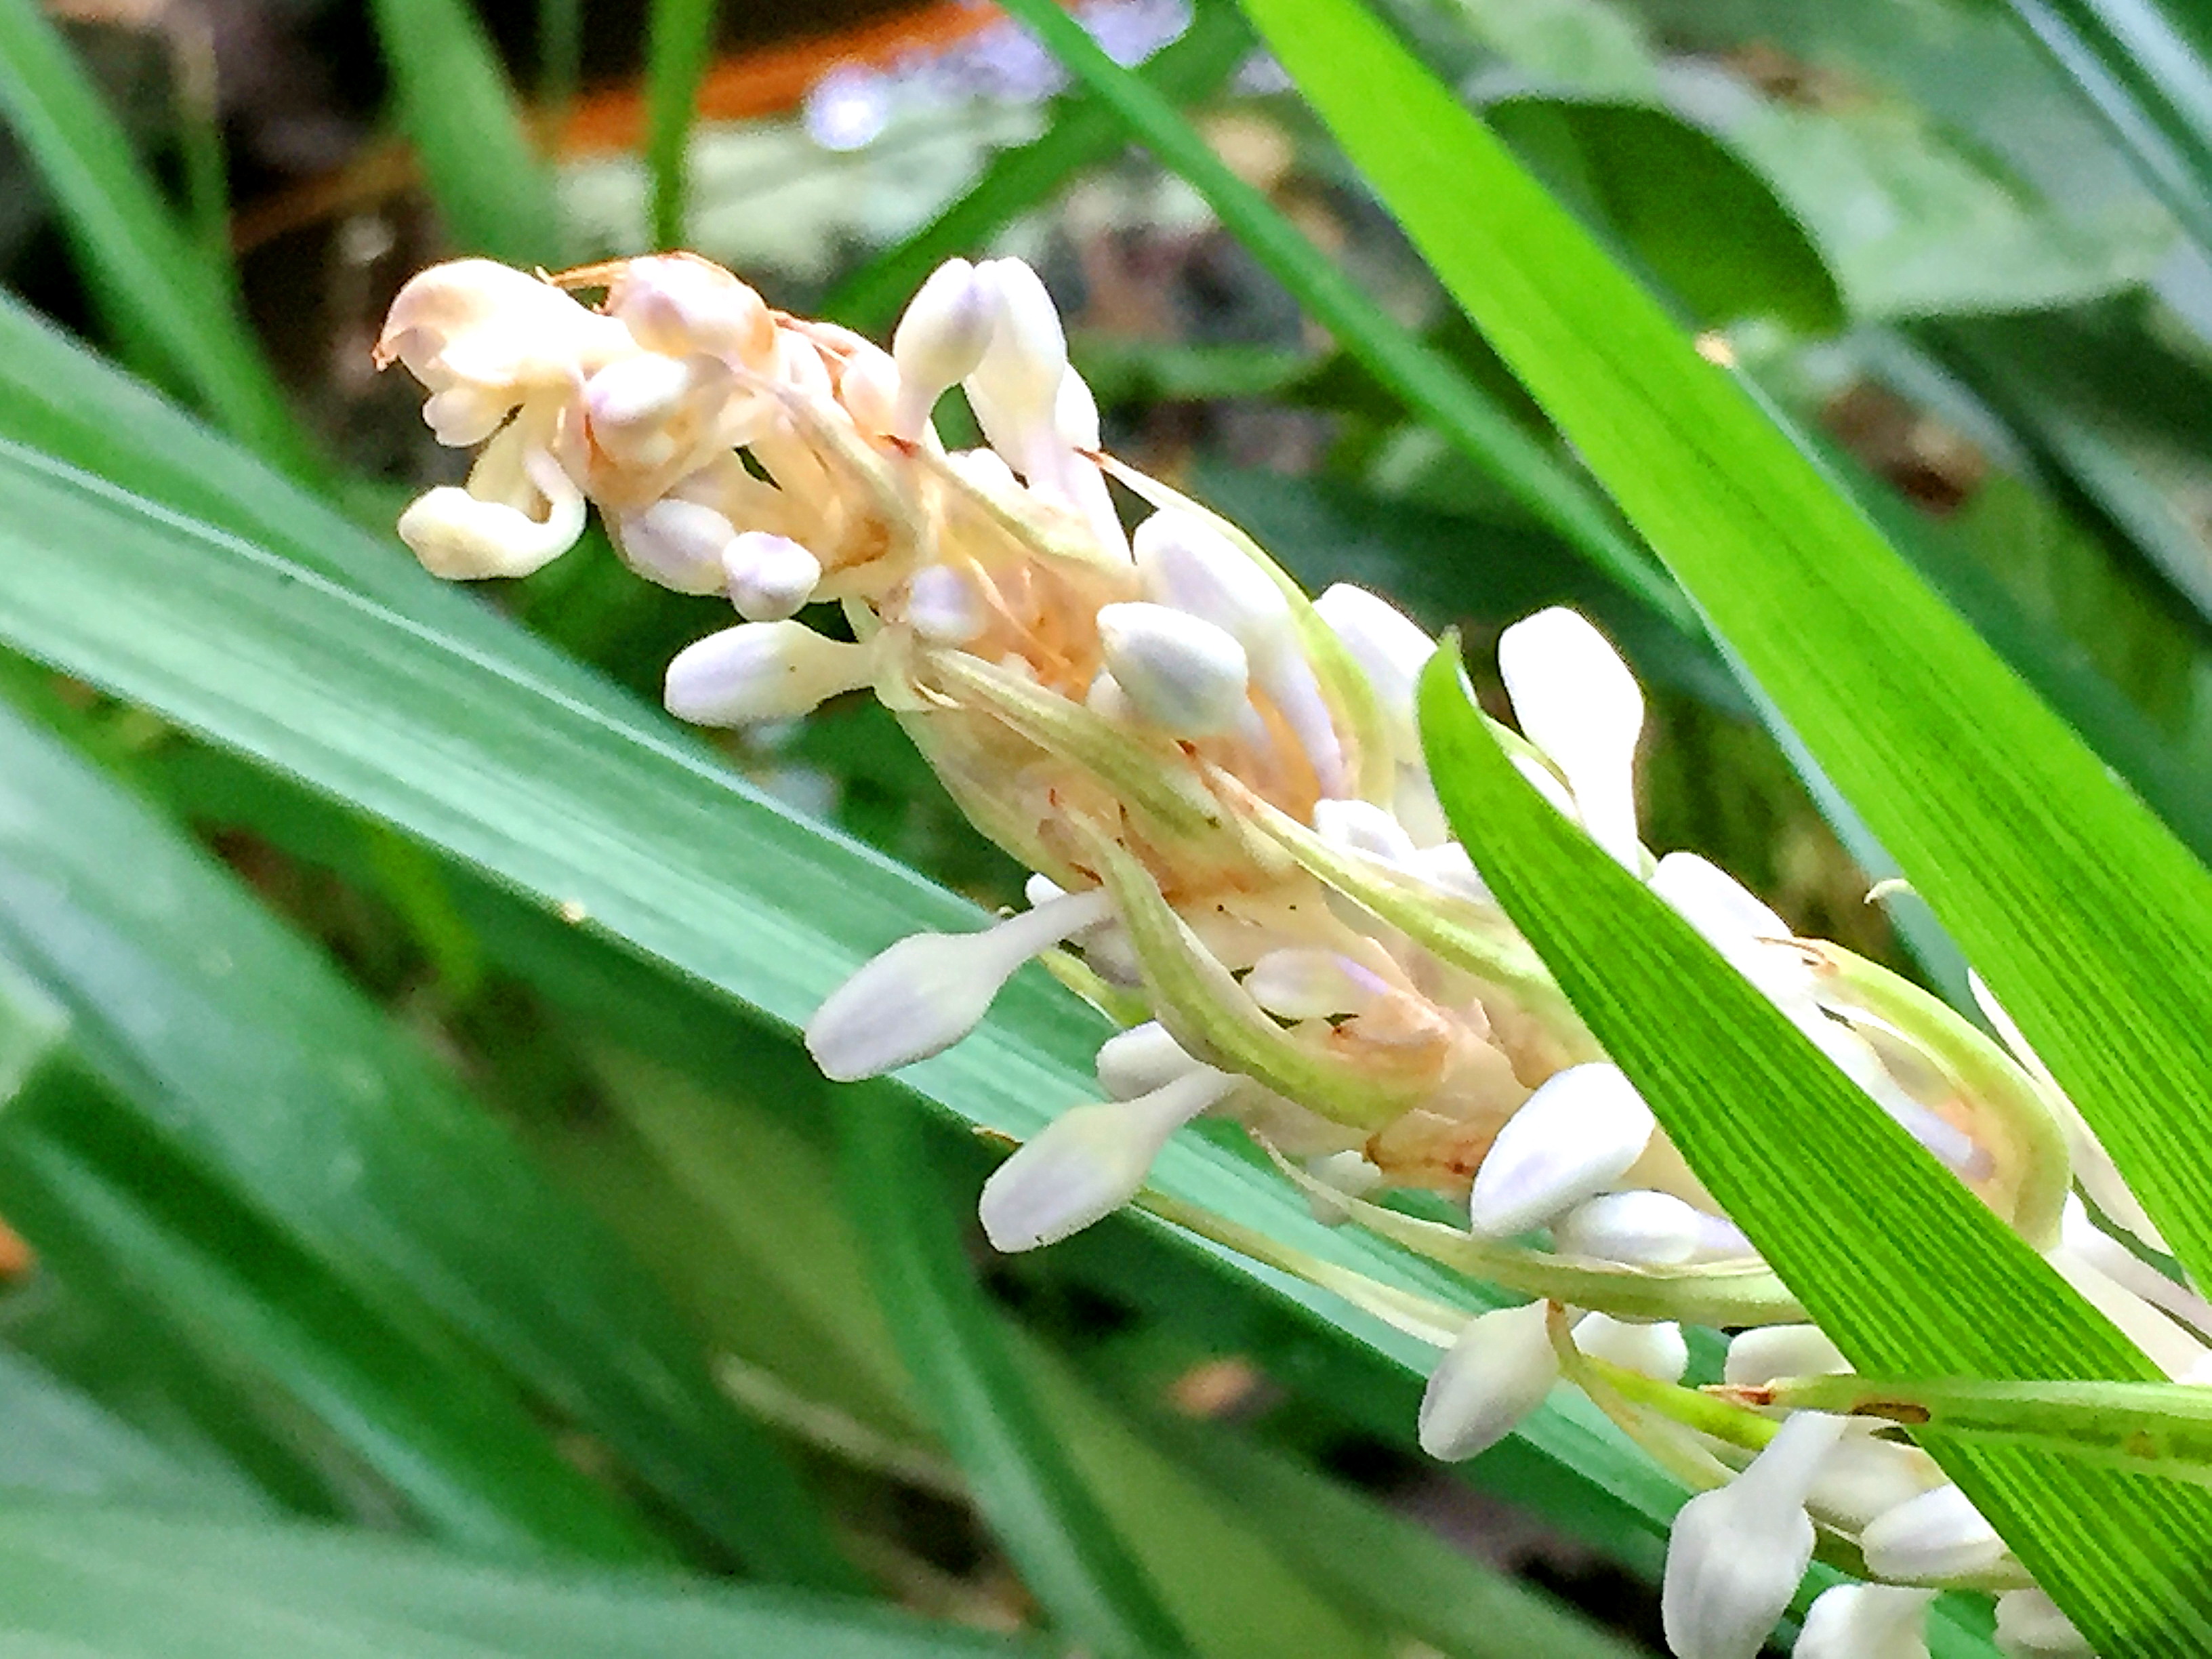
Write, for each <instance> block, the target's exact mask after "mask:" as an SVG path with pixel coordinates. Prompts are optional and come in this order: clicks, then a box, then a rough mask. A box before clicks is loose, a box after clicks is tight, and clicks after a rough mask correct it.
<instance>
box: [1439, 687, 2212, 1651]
mask: <svg viewBox="0 0 2212 1659" xmlns="http://www.w3.org/2000/svg"><path fill="white" fill-rule="evenodd" d="M1420 704H1421V719H1422V727H1423V733H1424V744H1425V748H1426V749H1427V751H1428V756H1429V762H1430V766H1431V770H1432V772H1433V773H1434V774H1435V776H1436V781H1437V793H1438V795H1439V797H1440V798H1441V799H1442V800H1443V804H1444V809H1445V811H1446V812H1447V813H1448V814H1449V816H1450V818H1451V821H1452V826H1453V828H1454V829H1455V830H1456V831H1457V833H1458V835H1459V837H1460V839H1461V841H1462V843H1463V844H1464V845H1465V846H1466V847H1467V848H1468V852H1469V854H1471V855H1472V856H1473V857H1474V860H1475V862H1476V865H1477V866H1478V867H1479V868H1480V869H1481V870H1482V872H1483V873H1484V875H1485V877H1486V878H1487V879H1488V880H1489V882H1490V884H1491V885H1492V889H1493V890H1495V891H1496V892H1497V894H1498V900H1499V902H1500V903H1502V904H1503V905H1504V907H1505V909H1506V911H1507V913H1508V914H1509V915H1511V916H1512V917H1513V919H1514V921H1516V923H1517V924H1518V925H1519V926H1520V927H1521V928H1522V931H1523V932H1524V933H1527V934H1528V937H1529V939H1531V940H1532V941H1533V942H1534V944H1535V945H1536V947H1537V949H1538V950H1539V951H1541V952H1542V954H1543V956H1544V959H1545V962H1546V963H1547V965H1548V966H1549V967H1550V968H1551V969H1552V971H1553V974H1554V975H1556V976H1557V977H1558V979H1559V984H1560V987H1561V988H1563V989H1564V990H1565V992H1566V993H1567V995H1568V997H1569V998H1570V999H1571V1000H1572V1001H1573V1003H1574V1005H1575V1007H1576V1010H1577V1012H1579V1013H1580V1014H1581V1015H1582V1016H1583V1019H1584V1020H1586V1021H1587V1022H1588V1023H1589V1027H1590V1030H1591V1031H1592V1032H1593V1034H1595V1036H1597V1038H1598V1039H1599V1041H1600V1042H1602V1043H1603V1044H1604V1045H1605V1048H1606V1051H1607V1054H1610V1055H1611V1056H1612V1058H1613V1060H1614V1061H1615V1062H1616V1063H1617V1064H1618V1065H1619V1066H1620V1067H1621V1069H1622V1070H1623V1071H1625V1072H1626V1073H1628V1075H1629V1077H1630V1079H1632V1081H1633V1082H1634V1083H1635V1084H1636V1085H1637V1087H1638V1090H1639V1091H1641V1093H1642V1094H1643V1096H1644V1099H1645V1100H1646V1101H1648V1102H1649V1103H1650V1106H1651V1109H1652V1112H1653V1113H1654V1115H1656V1117H1657V1118H1658V1120H1659V1121H1660V1123H1661V1125H1662V1127H1665V1129H1666V1130H1667V1131H1668V1134H1669V1135H1670V1136H1672V1138H1673V1139H1674V1142H1675V1144H1676V1145H1677V1146H1680V1148H1681V1151H1682V1155H1683V1157H1684V1158H1686V1160H1687V1161H1688V1163H1689V1165H1690V1167H1691V1169H1692V1170H1694V1171H1695V1172H1696V1174H1697V1176H1698V1177H1699V1180H1701V1181H1702V1182H1704V1183H1705V1186H1706V1188H1708V1189H1709V1190H1710V1191H1711V1193H1712V1194H1713V1196H1714V1197H1715V1198H1716V1199H1717V1200H1720V1202H1721V1204H1722V1206H1723V1207H1724V1208H1725V1209H1726V1210H1727V1212H1728V1213H1729V1216H1730V1217H1732V1218H1734V1219H1735V1221H1736V1222H1737V1224H1738V1225H1741V1227H1742V1228H1743V1229H1744V1231H1747V1233H1749V1234H1750V1235H1751V1237H1752V1239H1753V1242H1754V1243H1757V1244H1758V1246H1759V1250H1760V1252H1761V1254H1763V1255H1765V1257H1766V1259H1767V1261H1770V1262H1771V1263H1772V1264H1773V1267H1774V1268H1775V1271H1776V1272H1778V1273H1780V1274H1781V1275H1782V1277H1783V1279H1784V1282H1786V1283H1787V1284H1788V1285H1790V1289H1791V1290H1793V1291H1796V1293H1797V1295H1798V1297H1799V1298H1800V1299H1801V1300H1802V1302H1803V1303H1804V1304H1805V1306H1806V1308H1807V1310H1808V1311H1809V1312H1811V1313H1812V1314H1813V1315H1814V1317H1815V1319H1817V1320H1818V1321H1819V1322H1820V1326H1821V1328H1823V1329H1824V1330H1826V1331H1827V1332H1829V1333H1830V1334H1832V1336H1833V1337H1834V1338H1835V1339H1836V1340H1837V1342H1838V1345H1839V1346H1842V1348H1843V1350H1844V1352H1845V1354H1846V1355H1848V1356H1849V1357H1850V1358H1851V1360H1852V1361H1853V1363H1854V1364H1856V1365H1857V1366H1858V1367H1859V1369H1861V1370H1865V1371H1869V1372H1871V1373H1877V1374H1889V1375H1897V1374H1905V1375H1911V1374H1922V1375H1928V1376H1984V1377H1990V1378H1992V1379H1998V1380H2027V1379H2033V1378H2041V1377H2059V1378H2076V1379H2081V1380H2091V1379H2096V1378H2106V1377H2109V1378H2116V1379H2128V1380H2136V1379H2150V1378H2154V1377H2155V1376H2157V1371H2156V1368H2155V1367H2154V1366H2153V1365H2152V1364H2150V1362H2149V1361H2148V1359H2146V1358H2144V1357H2143V1356H2142V1354H2141V1353H2140V1352H2137V1351H2136V1349H2135V1348H2134V1347H2133V1346H2131V1345H2130V1343H2128V1342H2127V1341H2126V1340H2124V1338H2123V1337H2122V1336H2121V1335H2120V1334H2119V1333H2118V1331H2117V1330H2116V1329H2114V1328H2113V1327H2112V1324H2111V1323H2110V1322H2108V1321H2107V1320H2106V1319H2105V1317H2104V1316H2102V1315H2100V1314H2099V1313H2097V1312H2095V1311H2094V1310H2092V1309H2091V1308H2090V1306H2089V1305H2088V1304H2087V1303H2086V1302H2084V1301H2082V1300H2081V1297H2080V1296H2079V1295H2078V1294H2076V1293H2075V1291H2073V1290H2072V1289H2070V1288H2069V1286H2068V1285H2066V1283H2065V1282H2064V1281H2063V1279H2060V1278H2059V1277H2058V1275H2057V1273H2056V1271H2054V1270H2053V1269H2052V1268H2051V1267H2050V1266H2048V1265H2047V1264H2046V1263H2045V1261H2043V1260H2042V1259H2041V1258H2040V1257H2039V1256H2038V1255H2036V1254H2035V1253H2034V1252H2033V1250H2032V1249H2029V1248H2028V1246H2027V1243H2025V1242H2023V1241H2022V1240H2021V1238H2020V1237H2018V1236H2017V1235H2016V1234H2015V1233H2013V1232H2012V1231H2009V1230H2008V1229H2007V1228H2006V1227H2005V1226H2004V1225H2003V1224H2002V1223H2001V1222H2000V1221H1999V1220H1998V1219H1997V1218H1996V1216H1995V1215H1994V1214H1992V1213H1991V1212H1990V1211H1989V1210H1988V1209H1987V1208H1986V1207H1984V1206H1983V1205H1982V1203H1981V1202H1980V1201H1979V1200H1978V1199H1976V1198H1974V1197H1973V1196H1972V1195H1971V1194H1969V1193H1968V1192H1967V1191H1966V1188H1964V1187H1962V1186H1960V1184H1959V1183H1958V1182H1956V1181H1954V1179H1953V1178H1952V1177H1951V1176H1949V1175H1948V1174H1947V1173H1946V1172H1945V1171H1944V1170H1942V1168H1941V1167H1940V1166H1939V1165H1938V1164H1936V1161H1935V1160H1934V1158H1931V1157H1930V1156H1929V1154H1928V1153H1927V1152H1924V1151H1923V1150H1922V1149H1921V1148H1920V1147H1919V1146H1917V1144H1916V1143H1915V1142H1914V1141H1913V1140H1912V1139H1911V1137H1910V1136H1909V1135H1907V1134H1906V1133H1905V1130H1904V1129H1903V1128H1902V1127H1900V1126H1899V1125H1898V1124H1897V1123H1895V1122H1894V1121H1892V1120H1891V1119H1890V1118H1888V1117H1887V1116H1886V1115H1884V1114H1883V1113H1882V1112H1881V1109H1880V1108H1878V1107H1877V1106H1875V1103H1874V1102H1873V1101H1872V1100H1871V1099H1870V1098H1869V1097H1867V1096H1866V1095H1865V1094H1863V1092H1861V1091H1859V1090H1858V1089H1857V1086H1856V1085H1852V1084H1851V1083H1850V1082H1848V1081H1847V1080H1846V1079H1844V1076H1843V1074H1842V1073H1839V1072H1838V1071H1837V1070H1836V1069H1835V1067H1834V1066H1833V1065H1832V1064H1831V1063H1830V1062H1829V1061H1828V1060H1826V1059H1825V1058H1824V1057H1823V1056H1822V1055H1821V1054H1820V1052H1819V1050H1817V1049H1816V1048H1814V1047H1813V1044H1812V1042H1811V1041H1810V1039H1808V1037H1806V1036H1805V1035H1804V1034H1803V1033H1802V1032H1801V1031H1799V1030H1797V1029H1796V1027H1795V1026H1793V1025H1792V1024H1790V1022H1789V1020H1788V1018H1786V1017H1784V1015H1783V1013H1782V1012H1780V1011H1779V1010H1778V1009H1777V1008H1775V1007H1774V1006H1772V1005H1771V1004H1770V1003H1768V1002H1767V1001H1766V1000H1765V999H1764V998H1763V997H1761V996H1760V995H1759V994H1758V993H1757V992H1756V991H1754V990H1753V988H1752V987H1750V985H1749V984H1747V982H1746V981H1744V980H1743V979H1742V978H1741V976H1740V975H1738V974H1737V973H1736V972H1735V969H1732V968H1730V967H1729V966H1728V965H1727V964H1726V963H1724V962H1723V960H1722V959H1721V957H1719V956H1718V955H1717V953H1716V952H1715V951H1713V949H1712V947H1711V945H1707V944H1706V943H1705V941H1704V940H1703V939H1700V938H1699V936H1698V935H1697V934H1696V933H1695V932H1693V931H1692V928H1691V927H1690V925H1689V923H1687V922H1686V921H1683V920H1682V919H1681V918H1680V917H1679V916H1677V915H1675V914H1674V912H1673V911H1672V910H1671V909H1669V908H1668V907H1667V905H1666V904H1665V902H1663V901H1662V900H1661V899H1660V898H1658V897H1657V896H1656V895H1654V894H1652V893H1651V892H1650V891H1649V890H1646V889H1645V888H1644V885H1643V884H1642V883H1641V882H1639V881H1638V880H1637V879H1636V878H1634V877H1632V876H1631V875H1630V874H1629V873H1628V872H1626V871H1625V870H1623V869H1622V868H1621V867H1620V866H1619V865H1617V864H1615V863H1614V862H1613V860H1611V859H1610V858H1608V857H1607V854H1605V853H1603V852H1602V851H1601V850H1600V849H1599V848H1598V847H1597V846H1596V844H1595V842H1591V841H1590V840H1589V838H1588V837H1587V836H1584V835H1583V833H1582V832H1581V831H1580V830H1579V829H1577V828H1575V827H1574V826H1573V825H1572V824H1571V823H1569V822H1568V821H1567V819H1566V818H1565V817H1564V816H1562V815H1561V814H1559V812H1558V811H1555V810H1554V809H1553V807H1552V806H1550V805H1548V804H1547V803H1546V802H1545V801H1544V799H1542V797H1541V796H1540V795H1538V794H1537V793H1536V792H1535V791H1534V788H1532V787H1530V786H1529V784H1528V782H1527V781H1526V780H1524V779H1523V778H1522V777H1521V776H1520V775H1519V774H1518V773H1517V772H1516V771H1515V770H1514V769H1513V765H1512V763H1511V762H1510V760H1509V759H1508V758H1507V757H1506V755H1505V752H1504V750H1503V749H1502V748H1501V747H1500V746H1499V745H1498V742H1497V740H1496V739H1495V738H1493V737H1492V735H1491V733H1490V732H1489V731H1488V730H1487V729H1486V726H1485V724H1484V720H1483V718H1482V715H1481V713H1480V710H1479V709H1478V708H1476V706H1475V704H1474V700H1473V697H1472V695H1471V694H1470V693H1469V692H1468V690H1467V689H1466V687H1465V684H1464V682H1463V681H1462V678H1461V677H1460V672H1459V665H1458V664H1457V663H1456V662H1455V661H1453V660H1452V659H1451V657H1450V655H1449V653H1443V652H1440V653H1437V657H1436V659H1434V660H1433V661H1432V662H1431V665H1430V666H1429V669H1428V670H1427V671H1426V673H1425V675H1424V676H1423V681H1422V687H1421V697H1420ZM1931 1449H1933V1450H1934V1451H1935V1452H1936V1455H1937V1457H1938V1458H1939V1459H1940V1460H1941V1461H1942V1462H1943V1464H1944V1466H1945V1468H1947V1470H1948V1472H1949V1473H1951V1474H1952V1475H1953V1476H1954V1479H1956V1480H1958V1481H1959V1482H1960V1485H1961V1486H1963V1487H1964V1488H1965V1489H1966V1491H1967V1492H1968V1493H1969V1495H1970V1496H1972V1498H1974V1499H1975V1500H1976V1501H1977V1503H1978V1504H1981V1505H1982V1507H1983V1508H1984V1510H1985V1512H1987V1513H1988V1514H1989V1516H1990V1519H1991V1520H1992V1521H1993V1522H1995V1523H1996V1526H1997V1527H1998V1528H1999V1530H2000V1531H2001V1532H2002V1533H2003V1534H2004V1535H2005V1538H2006V1540H2007V1541H2008V1542H2009V1543H2010V1544H2011V1545H2012V1546H2013V1547H2014V1548H2015V1550H2016V1551H2017V1552H2018V1553H2020V1556H2021V1559H2022V1560H2023V1561H2025V1562H2026V1563H2027V1565H2028V1567H2029V1569H2030V1571H2033V1573H2034V1574H2035V1575H2036V1576H2037V1577H2038V1579H2039V1581H2040V1582H2041V1583H2043V1584H2044V1585H2045V1587H2046V1588H2047V1589H2049V1590H2050V1591H2051V1594H2052V1595H2055V1596H2057V1598H2058V1599H2059V1601H2061V1603H2062V1604H2063V1606H2065V1607H2066V1608H2067V1610H2068V1612H2069V1613H2070V1614H2071V1615H2072V1616H2073V1618H2074V1619H2075V1622H2076V1623H2077V1624H2079V1625H2080V1626H2081V1627H2082V1628H2083V1629H2084V1630H2085V1631H2087V1632H2090V1633H2091V1635H2092V1636H2093V1638H2094V1639H2095V1640H2096V1642H2097V1644H2098V1648H2099V1650H2100V1651H2102V1652H2107V1653H2111V1654H2113V1655H2116V1656H2118V1655H2131V1654H2154V1653H2172V1652H2177V1651H2181V1650H2184V1648H2185V1646H2186V1645H2187V1644H2197V1645H2202V1644H2204V1643H2206V1642H2208V1641H2212V1572H2208V1569H2207V1565H2206V1563H2205V1561H2204V1559H2203V1553H2202V1551H2201V1549H2200V1548H2199V1541H2200V1540H2201V1539H2202V1538H2203V1536H2205V1534H2206V1531H2207V1529H2208V1528H2212V1493H2207V1492H2199V1491H2197V1490H2196V1489H2194V1488H2188V1487H2182V1486H2176V1485H2173V1484H2172V1483H2169V1482H2162V1481H2157V1480H2147V1479H2144V1478H2142V1477H2131V1476H2120V1475H2115V1474H2106V1473H2105V1472H2102V1471H2094V1470H2087V1469H2083V1468H2078V1467H2075V1466H2074V1465H2071V1464H2069V1463H2068V1462H2064V1461H2063V1460H2061V1459H2058V1458H2056V1457H2054V1456H2052V1455H2050V1454H2047V1453H2031V1452H2027V1451H2024V1450H2021V1449H2014V1448H2009V1447H2007V1448H1996V1447H1984V1446H1974V1447H1966V1446H1962V1445H1960V1444H1958V1443H1954V1442H1951V1441H1948V1440H1946V1441H1941V1442H1937V1443H1934V1445H1933V1446H1932V1447H1931Z"/></svg>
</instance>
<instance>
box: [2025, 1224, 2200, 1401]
mask: <svg viewBox="0 0 2212 1659" xmlns="http://www.w3.org/2000/svg"><path fill="white" fill-rule="evenodd" d="M2043 1259H2044V1260H2045V1261H2048V1262H2049V1263H2050V1264H2051V1266H2052V1267H2054V1268H2056V1269H2057V1272H2058V1275H2059V1277H2060V1278H2062V1279H2064V1280H2065V1281H2066V1282H2067V1283H2068V1284H2069V1285H2072V1286H2073V1287H2074V1288H2075V1290H2076V1291H2080V1292H2081V1297H2082V1299H2083V1300H2085V1301H2086V1302H2087V1303H2088V1304H2090V1305H2091V1306H2092V1307H2093V1308H2095V1309H2096V1310H2097V1311H2098V1312H2100V1313H2101V1314H2103V1315H2104V1316H2105V1317H2106V1318H2107V1319H2109V1320H2111V1321H2112V1323H2114V1324H2115V1325H2117V1326H2118V1327H2119V1328H2120V1334H2122V1335H2124V1336H2125V1337H2126V1338H2127V1339H2128V1340H2129V1341H2130V1342H2132V1343H2134V1344H2135V1345H2136V1347H2138V1348H2140V1349H2142V1352H2143V1355H2144V1357H2145V1358H2148V1359H2149V1361H2150V1362H2151V1363H2152V1364H2154V1365H2156V1366H2157V1367H2158V1368H2159V1370H2162V1371H2164V1372H2165V1373H2166V1376H2169V1377H2175V1376H2186V1375H2187V1374H2188V1373H2189V1372H2190V1371H2191V1370H2193V1369H2194V1368H2195V1367H2196V1366H2197V1365H2198V1364H2201V1363H2203V1359H2204V1358H2205V1347H2204V1345H2203V1343H2202V1342H2199V1341H2198V1340H2197V1339H2196V1338H2195V1337H2194V1336H2192V1335H2191V1334H2190V1333H2189V1332H2187V1331H2186V1330H2185V1329H2183V1328H2181V1326H2179V1325H2178V1324H2176V1323H2175V1322H2173V1321H2172V1319H2170V1318H2168V1317H2167V1316H2166V1315H2164V1314H2162V1313H2160V1311H2159V1310H2157V1309H2156V1308H2154V1307H2153V1306H2152V1305H2151V1304H2149V1303H2148V1302H2147V1301H2145V1300H2144V1299H2143V1298H2142V1297H2140V1296H2137V1295H2136V1293H2135V1292H2134V1291H2130V1290H2129V1289H2128V1288H2127V1287H2126V1286H2125V1285H2122V1284H2120V1283H2119V1282H2118V1281H2117V1280H2116V1279H2112V1277H2110V1276H2109V1275H2108V1274H2106V1273H2102V1272H2100V1270H2099V1269H2098V1268H2097V1267H2094V1266H2093V1265H2092V1264H2091V1263H2090V1262H2088V1261H2085V1260H2084V1259H2083V1258H2082V1257H2081V1255H2080V1254H2079V1253H2078V1252H2076V1251H2075V1250H2073V1249H2069V1248H2068V1247H2067V1246H2066V1245H2064V1244H2059V1245H2057V1246H2055V1247H2054V1248H2052V1249H2048V1250H2045V1252H2044V1253H2043Z"/></svg>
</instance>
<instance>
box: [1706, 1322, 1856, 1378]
mask: <svg viewBox="0 0 2212 1659" xmlns="http://www.w3.org/2000/svg"><path fill="white" fill-rule="evenodd" d="M1850 1369H1851V1362H1850V1360H1848V1359H1846V1358H1844V1351H1843V1350H1842V1349H1841V1348H1838V1346H1836V1345H1835V1342H1834V1341H1833V1340H1832V1339H1831V1338H1830V1337H1829V1335H1828V1334H1827V1333H1826V1331H1824V1330H1822V1329H1821V1328H1820V1327H1819V1326H1818V1325H1762V1326H1759V1328H1756V1329H1753V1330H1748V1331H1743V1332H1741V1333H1739V1334H1737V1335H1736V1336H1735V1338H1734V1339H1733V1340H1731V1341H1730V1342H1729V1350H1728V1358H1727V1359H1726V1360H1725V1361H1724V1362H1723V1364H1722V1368H1721V1380H1722V1381H1723V1382H1724V1383H1728V1384H1729V1385H1730V1386H1731V1387H1734V1388H1739V1389H1755V1388H1757V1387H1758V1386H1759V1384H1760V1383H1771V1382H1773V1381H1774V1380H1775V1378H1777V1377H1779V1376H1845V1375H1848V1374H1849V1372H1850Z"/></svg>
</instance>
